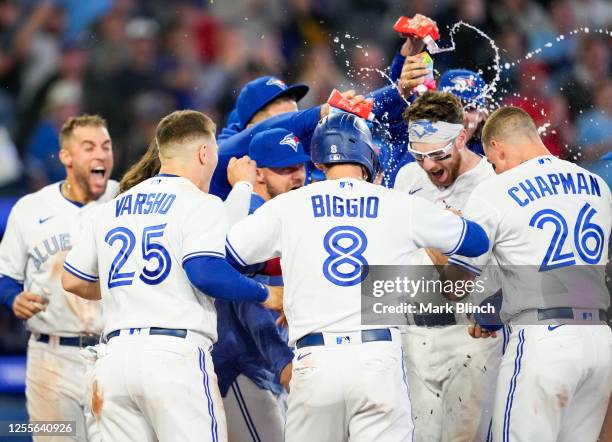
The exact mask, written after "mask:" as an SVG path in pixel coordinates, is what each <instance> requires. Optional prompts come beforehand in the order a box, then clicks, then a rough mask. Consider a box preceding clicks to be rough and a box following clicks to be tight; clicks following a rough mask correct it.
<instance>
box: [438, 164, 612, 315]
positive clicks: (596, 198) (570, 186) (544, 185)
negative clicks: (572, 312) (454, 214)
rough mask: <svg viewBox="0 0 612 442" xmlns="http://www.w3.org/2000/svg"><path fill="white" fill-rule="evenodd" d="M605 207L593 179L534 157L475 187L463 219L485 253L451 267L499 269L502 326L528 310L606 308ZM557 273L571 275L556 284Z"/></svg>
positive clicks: (605, 194)
mask: <svg viewBox="0 0 612 442" xmlns="http://www.w3.org/2000/svg"><path fill="white" fill-rule="evenodd" d="M611 204H612V199H611V196H610V189H609V188H608V186H607V185H606V183H605V182H604V181H603V180H602V179H601V178H600V177H599V176H597V175H595V174H592V173H590V172H589V171H587V170H585V169H583V168H581V167H579V166H577V165H575V164H573V163H570V162H568V161H563V160H560V159H558V158H555V157H554V156H551V155H546V156H541V157H537V158H533V159H531V160H529V161H526V162H524V163H523V164H521V165H519V166H517V167H515V168H513V169H511V170H508V171H506V172H504V173H502V174H500V175H496V176H495V177H493V178H491V179H490V180H488V181H487V182H485V183H482V184H480V185H479V186H478V187H476V189H474V191H473V192H472V195H471V196H470V199H469V201H468V203H467V205H466V208H465V211H464V215H465V216H466V218H468V219H471V220H473V221H475V222H477V223H478V224H480V225H481V226H482V227H483V228H484V229H485V231H486V232H487V235H488V236H489V239H490V247H489V251H488V252H487V253H485V254H483V255H481V256H479V257H478V258H465V257H461V256H453V257H451V258H450V259H449V262H451V263H453V264H456V265H460V266H463V267H464V268H466V269H468V270H470V271H472V272H474V273H476V274H478V273H479V272H480V271H481V269H482V267H483V266H484V265H485V264H490V263H491V258H494V259H495V260H496V261H497V262H498V263H499V265H500V266H501V267H500V270H501V273H502V275H503V276H502V289H503V293H504V302H503V308H502V319H504V320H508V319H509V318H510V317H512V316H513V315H515V314H517V313H519V312H521V311H523V310H527V309H537V308H552V307H575V308H586V309H594V308H595V309H607V308H608V306H609V304H610V300H609V295H608V292H607V289H606V286H605V280H604V272H603V270H604V269H603V266H604V265H605V263H606V260H607V257H608V241H609V237H610V223H611V219H612V217H611ZM520 266H524V267H520ZM527 266H531V269H532V271H529V270H527V269H528V267H527ZM569 266H572V268H568V267H569ZM556 269H562V270H561V271H562V272H566V273H565V274H566V275H567V272H572V277H571V278H563V281H562V282H563V284H559V283H558V281H557V280H556V279H554V278H552V277H551V276H550V275H554V274H555V273H556V274H557V277H558V276H559V275H563V274H562V273H558V272H552V271H553V270H556ZM517 275H518V276H517ZM526 275H528V277H526ZM572 282H574V283H575V284H574V286H572V285H571V283H572ZM555 284H556V286H555ZM568 284H569V285H568ZM585 284H586V285H585ZM555 287H557V288H555ZM587 292H588V295H589V296H587V295H586V293H587Z"/></svg>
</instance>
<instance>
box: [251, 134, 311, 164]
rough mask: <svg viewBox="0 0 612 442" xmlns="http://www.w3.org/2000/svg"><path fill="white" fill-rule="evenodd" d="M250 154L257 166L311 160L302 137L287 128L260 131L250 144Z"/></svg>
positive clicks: (299, 162)
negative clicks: (305, 150)
mask: <svg viewBox="0 0 612 442" xmlns="http://www.w3.org/2000/svg"><path fill="white" fill-rule="evenodd" d="M249 156H250V157H251V159H252V160H255V162H256V163H257V167H289V166H295V165H298V164H302V163H306V162H307V161H310V157H309V156H308V155H306V154H305V153H304V147H303V146H302V143H301V142H300V139H299V138H298V137H296V136H295V135H294V134H293V132H289V131H288V130H286V129H270V130H265V131H263V132H259V133H258V134H257V135H255V136H254V137H253V139H252V140H251V144H249Z"/></svg>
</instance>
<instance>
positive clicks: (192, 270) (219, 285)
mask: <svg viewBox="0 0 612 442" xmlns="http://www.w3.org/2000/svg"><path fill="white" fill-rule="evenodd" d="M204 203H206V204H204ZM185 223H186V224H188V225H191V226H193V228H191V229H189V231H188V232H185V233H184V234H183V236H182V238H181V240H180V241H181V251H180V253H181V254H182V264H183V269H184V270H185V273H186V274H187V277H188V278H189V281H190V282H191V284H193V285H194V286H195V287H196V288H197V289H198V290H200V291H201V292H202V293H205V294H207V295H208V296H212V297H213V298H222V299H227V300H230V301H256V302H261V303H263V304H264V306H266V307H268V308H272V309H274V310H280V309H281V307H282V288H280V287H274V288H273V287H268V286H265V285H264V284H262V283H260V282H257V281H255V280H253V279H250V278H247V277H246V276H243V275H242V274H240V273H239V272H238V271H236V270H235V269H234V268H233V267H232V266H231V265H230V264H229V263H228V262H227V261H226V260H225V245H224V239H225V234H226V232H227V226H228V218H227V212H226V208H225V207H224V205H223V203H222V202H221V200H219V199H218V198H215V199H213V200H211V198H207V199H206V201H204V200H203V201H202V204H200V205H196V206H194V208H193V211H192V213H191V214H190V216H189V217H188V218H187V219H186V220H185Z"/></svg>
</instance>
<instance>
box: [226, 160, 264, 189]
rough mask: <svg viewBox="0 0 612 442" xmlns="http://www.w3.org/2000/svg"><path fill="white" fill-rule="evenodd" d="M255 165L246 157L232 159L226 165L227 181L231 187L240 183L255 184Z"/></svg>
mask: <svg viewBox="0 0 612 442" xmlns="http://www.w3.org/2000/svg"><path fill="white" fill-rule="evenodd" d="M256 168H257V164H256V163H255V161H253V160H252V159H251V158H249V156H248V155H245V156H243V157H242V158H240V159H238V158H235V157H232V158H231V159H230V160H229V164H228V165H227V181H228V182H229V183H230V185H231V186H232V187H234V185H235V184H236V183H239V182H240V181H247V182H249V183H251V184H255V169H256Z"/></svg>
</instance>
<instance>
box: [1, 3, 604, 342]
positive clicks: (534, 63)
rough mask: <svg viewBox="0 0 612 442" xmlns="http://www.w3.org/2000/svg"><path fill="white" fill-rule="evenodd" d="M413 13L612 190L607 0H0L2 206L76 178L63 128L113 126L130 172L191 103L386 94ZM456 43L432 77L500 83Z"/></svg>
mask: <svg viewBox="0 0 612 442" xmlns="http://www.w3.org/2000/svg"><path fill="white" fill-rule="evenodd" d="M415 13H421V14H424V15H427V16H429V17H431V18H433V19H434V20H436V21H437V23H438V27H439V29H440V32H441V35H442V39H441V42H440V46H442V47H446V46H448V45H450V40H449V32H448V29H449V27H450V26H451V25H453V24H454V23H456V22H458V21H460V20H462V21H464V22H466V23H469V24H471V25H474V26H476V27H478V28H479V29H481V30H482V31H484V32H485V33H486V34H488V35H489V36H491V37H492V38H493V39H494V40H495V42H496V44H497V46H498V47H499V54H500V65H501V67H502V70H501V78H500V80H499V83H498V86H497V88H496V92H495V96H494V97H493V100H492V101H491V105H492V106H495V105H499V104H513V105H517V106H520V107H523V108H525V109H526V110H527V111H528V112H529V113H530V114H531V115H532V116H533V118H534V119H535V121H536V123H537V125H538V126H540V127H541V128H542V130H543V135H544V141H545V144H546V145H547V146H548V147H549V149H550V150H551V151H552V152H553V153H554V154H555V155H558V156H560V157H562V158H566V159H569V160H571V161H576V162H578V163H581V164H582V165H583V166H585V167H587V168H589V169H591V170H593V171H595V172H597V173H599V174H600V175H607V181H608V183H610V184H612V162H607V163H606V162H604V161H601V160H600V157H601V156H602V155H603V154H604V153H606V152H609V151H610V146H611V145H612V79H611V78H610V70H611V59H610V58H611V50H610V49H611V47H612V45H611V41H612V36H611V35H610V33H609V31H608V30H610V29H612V2H610V1H609V0H572V1H563V0H556V1H555V0H553V1H545V0H541V1H535V0H497V1H485V0H438V1H432V0H342V1H339V0H334V1H332V0H172V1H167V0H87V1H84V0H38V1H37V0H21V1H18V0H0V86H1V87H0V196H2V198H0V205H4V206H6V207H10V204H12V202H13V201H14V200H15V198H17V197H18V196H19V195H22V194H24V193H27V192H30V191H33V190H36V189H39V188H41V187H42V186H44V185H46V184H49V183H52V182H55V181H59V180H61V179H62V178H63V177H64V169H63V167H62V165H61V164H60V162H59V160H58V155H57V153H58V148H59V141H58V133H59V128H60V127H61V125H62V123H63V122H64V121H65V120H66V119H67V118H68V117H70V116H72V115H76V114H79V113H82V112H89V113H99V114H101V115H102V116H104V117H105V118H106V119H107V120H108V123H109V129H110V132H111V135H112V138H113V146H114V152H115V171H114V176H115V177H120V176H121V175H122V173H123V172H124V171H125V170H126V169H127V168H128V167H129V166H130V165H131V164H132V163H133V162H135V160H136V159H137V158H139V157H140V156H141V154H142V153H143V151H144V150H145V148H146V146H147V144H148V142H149V140H150V139H151V137H152V134H153V133H154V129H155V126H156V124H157V122H158V121H159V119H160V117H162V116H163V115H165V114H167V113H168V112H170V111H172V110H174V109H181V108H193V109H197V110H200V111H203V112H205V113H207V114H208V115H210V116H211V117H212V118H213V119H214V120H215V121H216V122H217V125H218V129H220V128H221V127H222V126H223V125H224V123H225V119H226V116H227V114H228V113H229V112H230V111H231V109H232V108H233V104H234V101H235V98H236V96H237V94H238V92H239V91H240V89H241V87H242V86H243V85H244V84H245V83H246V82H247V81H249V80H251V79H253V78H255V77H257V76H260V75H277V76H279V77H281V78H284V79H285V80H287V81H288V82H303V83H306V84H308V85H309V86H310V87H311V90H310V92H309V94H308V95H307V96H306V98H305V99H304V100H302V101H301V102H300V106H301V107H302V108H305V107H309V106H312V105H317V104H320V103H322V102H324V101H325V100H326V99H327V97H328V95H329V93H330V91H331V90H332V89H333V88H334V87H335V88H338V89H341V90H346V89H353V88H354V89H356V90H358V91H359V92H367V91H370V90H373V89H375V88H377V87H380V86H383V85H384V84H385V79H384V78H383V76H381V75H379V74H378V73H376V72H375V71H372V70H371V69H378V70H381V71H383V70H385V69H386V67H387V66H388V64H389V63H390V61H391V59H392V58H393V56H394V54H395V52H396V51H397V50H398V49H399V47H400V45H401V39H400V37H399V36H398V35H397V34H396V33H395V32H394V31H393V30H392V26H393V24H394V22H395V21H396V19H397V18H398V17H399V16H400V15H408V16H413V15H414V14H415ZM585 28H587V29H585ZM576 29H578V30H579V32H577V33H574V32H571V31H573V30H576ZM600 29H606V31H605V32H599V31H598V30H600ZM560 36H563V38H560ZM454 40H455V44H456V50H455V51H452V52H446V53H444V54H439V55H435V56H434V63H435V68H436V70H437V71H438V72H439V73H442V72H444V70H446V69H449V68H468V69H472V70H477V71H478V70H480V71H482V74H483V76H484V77H485V79H486V80H487V82H490V81H492V79H493V78H494V77H495V69H494V68H493V66H494V59H495V52H494V51H493V49H492V48H491V45H490V44H489V42H488V41H487V40H486V39H485V38H483V37H481V36H479V35H478V34H477V33H476V32H475V31H473V30H471V29H468V28H460V30H459V31H458V32H457V33H456V34H455V38H454ZM537 48H542V51H541V52H540V51H536V52H537V53H536V54H534V55H533V56H532V57H529V56H527V54H528V53H530V52H531V51H534V50H536V49H537ZM526 56H527V58H526ZM518 61H520V62H519V63H517V62H518ZM506 63H508V64H506ZM513 63H514V64H513ZM504 66H507V68H504ZM364 68H368V69H364ZM0 228H1V229H0V230H3V227H2V226H0ZM2 322H3V323H4V324H5V325H6V322H5V321H2ZM0 328H2V326H0ZM9 339H11V338H10V335H6V334H3V333H2V330H1V329H0V340H5V342H1V341H0V348H4V349H8V350H9V351H10V348H15V345H23V344H19V343H14V342H13V345H11V343H9V342H6V341H8V340H9ZM21 348H24V347H21Z"/></svg>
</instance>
